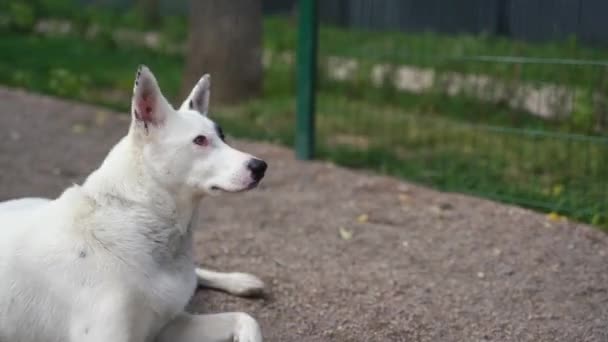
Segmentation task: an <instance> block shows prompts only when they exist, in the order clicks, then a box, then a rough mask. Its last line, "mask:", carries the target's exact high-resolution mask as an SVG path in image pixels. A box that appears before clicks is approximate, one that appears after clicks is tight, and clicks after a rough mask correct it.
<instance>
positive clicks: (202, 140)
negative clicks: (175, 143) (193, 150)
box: [192, 135, 208, 146]
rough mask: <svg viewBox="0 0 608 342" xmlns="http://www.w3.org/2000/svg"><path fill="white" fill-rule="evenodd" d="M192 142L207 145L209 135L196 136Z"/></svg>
mask: <svg viewBox="0 0 608 342" xmlns="http://www.w3.org/2000/svg"><path fill="white" fill-rule="evenodd" d="M192 142H193V143H195V144H197V145H199V146H207V143H208V141H207V137H205V136H204V135H198V136H196V138H194V140H193V141H192Z"/></svg>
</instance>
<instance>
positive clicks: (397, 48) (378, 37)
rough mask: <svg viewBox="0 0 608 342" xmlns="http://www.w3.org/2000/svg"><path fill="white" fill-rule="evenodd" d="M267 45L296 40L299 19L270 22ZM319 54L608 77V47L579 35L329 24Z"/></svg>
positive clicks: (556, 77) (547, 78)
mask: <svg viewBox="0 0 608 342" xmlns="http://www.w3.org/2000/svg"><path fill="white" fill-rule="evenodd" d="M264 29H265V32H267V33H266V36H265V38H266V43H265V44H266V46H267V47H269V48H271V49H273V50H277V51H284V50H293V49H294V47H295V46H296V45H295V44H296V37H297V32H296V24H295V22H294V21H290V20H287V19H285V18H282V17H271V18H268V19H266V21H265V23H264ZM319 54H320V55H321V56H341V57H350V58H356V59H357V60H359V61H360V62H362V63H363V65H365V64H377V63H393V64H403V65H413V66H419V67H424V68H432V69H435V70H442V71H447V70H450V71H459V72H464V73H475V74H478V73H482V74H488V75H492V76H497V77H500V78H507V79H520V80H527V81H542V82H554V83H560V84H572V85H579V86H584V87H587V86H589V84H590V83H591V82H599V81H600V80H601V76H604V77H605V69H606V67H607V66H608V49H607V48H591V47H587V46H584V45H581V44H579V43H578V42H577V40H576V38H574V37H572V38H570V39H568V40H566V41H555V42H547V43H530V42H524V41H517V40H513V39H510V38H504V37H496V36H490V35H486V34H439V33H433V32H423V33H404V32H397V31H385V30H383V31H373V30H361V29H352V28H349V29H344V28H339V27H333V26H328V25H321V26H320V28H319ZM476 56H496V57H527V58H535V59H545V60H544V61H536V60H532V61H530V63H527V64H523V65H522V64H521V63H500V62H479V61H477V60H474V59H471V58H473V57H476ZM557 60H562V61H563V60H582V61H586V62H589V61H593V62H603V63H604V65H603V66H588V65H563V64H559V63H558V62H559V61H557Z"/></svg>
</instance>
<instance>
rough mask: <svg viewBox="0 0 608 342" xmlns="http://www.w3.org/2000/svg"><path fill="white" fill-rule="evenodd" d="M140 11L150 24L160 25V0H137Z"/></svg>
mask: <svg viewBox="0 0 608 342" xmlns="http://www.w3.org/2000/svg"><path fill="white" fill-rule="evenodd" d="M137 7H138V9H139V13H141V16H142V17H143V19H144V21H145V22H146V24H148V25H158V22H159V20H160V3H159V0H137Z"/></svg>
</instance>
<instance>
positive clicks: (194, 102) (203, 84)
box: [180, 74, 211, 115]
mask: <svg viewBox="0 0 608 342" xmlns="http://www.w3.org/2000/svg"><path fill="white" fill-rule="evenodd" d="M210 92H211V76H209V74H205V75H203V77H201V79H200V80H199V81H198V82H197V83H196V85H195V86H194V88H192V91H191V92H190V95H188V98H186V100H185V101H184V103H183V104H182V106H181V107H180V109H191V110H196V111H198V112H199V113H201V114H203V115H207V112H208V111H209V95H210Z"/></svg>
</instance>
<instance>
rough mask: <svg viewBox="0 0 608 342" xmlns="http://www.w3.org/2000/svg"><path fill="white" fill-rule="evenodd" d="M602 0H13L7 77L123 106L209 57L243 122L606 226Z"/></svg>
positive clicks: (2, 54) (4, 49)
mask: <svg viewBox="0 0 608 342" xmlns="http://www.w3.org/2000/svg"><path fill="white" fill-rule="evenodd" d="M606 13H608V2H606V1H605V0H449V1H448V0H328V1H318V2H317V1H313V0H300V1H296V0H274V1H270V0H231V1H227V0H200V1H196V0H192V1H186V0H182V1H179V0H138V1H135V0H133V1H127V0H2V1H1V2H0V83H1V84H3V85H6V86H10V87H17V88H23V89H26V90H28V91H33V92H38V93H44V94H49V95H54V96H59V97H64V98H69V99H75V100H78V101H83V102H89V103H94V104H99V105H103V106H108V107H111V108H114V109H117V110H121V111H122V112H124V113H125V115H126V114H127V113H128V106H129V103H130V95H131V90H132V82H133V77H134V73H135V70H136V68H137V66H138V65H139V64H140V63H143V64H147V65H148V66H150V67H151V69H152V70H153V71H154V73H155V74H156V76H157V78H158V79H159V82H160V84H161V87H162V89H163V91H164V93H165V95H166V96H167V97H168V98H169V99H170V100H171V101H173V103H174V104H175V105H177V104H179V103H180V102H181V99H182V98H183V97H184V94H185V92H186V91H187V90H188V89H191V87H192V86H193V84H194V83H195V82H196V80H197V79H198V78H199V77H200V76H201V75H202V74H203V73H204V72H209V73H211V75H212V78H213V91H212V93H213V96H212V105H213V107H212V108H213V109H214V111H215V113H214V114H213V115H214V118H216V119H217V120H218V121H219V122H221V123H222V125H223V126H225V127H226V131H227V132H229V134H230V135H232V136H234V137H237V138H248V139H257V140H266V141H270V142H273V143H278V144H284V145H287V146H294V142H295V141H296V140H297V144H296V148H297V151H299V154H298V155H299V156H300V157H302V158H311V157H315V158H320V159H328V160H332V161H335V162H337V163H339V164H341V165H345V166H349V167H357V168H366V169H371V170H374V171H377V172H382V173H387V174H391V175H395V176H398V177H402V178H404V179H406V180H409V181H413V182H417V183H421V184H424V185H429V186H432V187H435V188H438V189H441V190H447V191H457V192H464V193H470V194H475V195H478V196H482V197H487V198H492V199H496V200H500V201H505V202H509V203H515V204H518V205H522V206H526V207H530V208H534V209H537V210H542V211H546V212H548V213H550V215H552V216H551V217H554V218H556V219H559V218H560V217H561V215H565V216H568V217H570V218H573V219H576V220H580V221H583V222H587V223H592V224H595V225H598V226H602V227H608V201H607V199H608V183H607V182H606V176H607V175H608V161H607V158H606V155H607V152H608V149H607V147H608V136H607V134H608V21H606V19H605V17H606ZM296 71H297V72H296ZM313 118H314V120H313ZM296 137H298V139H296ZM313 141H314V144H313Z"/></svg>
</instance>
